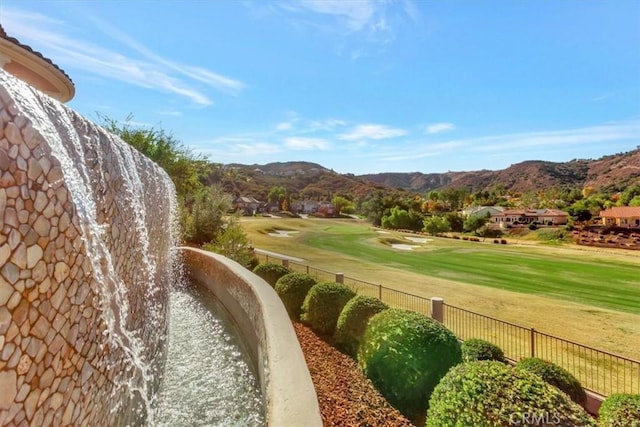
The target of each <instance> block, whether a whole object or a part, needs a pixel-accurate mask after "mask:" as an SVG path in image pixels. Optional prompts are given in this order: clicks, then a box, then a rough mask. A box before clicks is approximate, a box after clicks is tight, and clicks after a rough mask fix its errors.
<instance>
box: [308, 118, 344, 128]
mask: <svg viewBox="0 0 640 427" xmlns="http://www.w3.org/2000/svg"><path fill="white" fill-rule="evenodd" d="M346 125H347V122H346V121H344V120H340V119H325V120H312V121H311V122H310V123H309V130H310V131H332V130H334V129H335V128H337V127H341V126H346Z"/></svg>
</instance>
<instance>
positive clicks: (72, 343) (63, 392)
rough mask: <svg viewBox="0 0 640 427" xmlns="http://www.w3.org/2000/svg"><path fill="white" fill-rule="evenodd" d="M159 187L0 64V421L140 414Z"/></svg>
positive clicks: (156, 337) (159, 308)
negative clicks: (12, 75)
mask: <svg viewBox="0 0 640 427" xmlns="http://www.w3.org/2000/svg"><path fill="white" fill-rule="evenodd" d="M173 194H174V190H173V186H172V184H171V182H170V180H169V179H168V177H167V176H166V174H165V173H164V172H163V171H162V170H161V169H160V168H158V167H157V166H156V165H155V164H153V163H152V162H151V161H149V160H148V159H146V158H144V157H143V156H141V155H139V154H138V153H137V152H136V151H135V150H133V149H131V148H130V147H129V146H128V145H127V144H125V143H124V142H122V141H121V140H119V139H117V138H115V137H114V136H113V135H110V134H108V133H106V132H105V131H103V130H102V129H101V128H98V127H96V126H95V125H93V124H92V123H90V122H88V121H86V120H85V119H84V118H82V117H81V116H79V115H78V114H77V113H75V112H74V111H72V110H70V109H67V108H66V107H64V106H62V105H61V104H59V103H57V102H56V101H54V100H52V99H51V98H49V97H47V96H45V95H42V94H40V93H38V92H37V91H35V90H33V89H31V88H30V87H28V86H26V85H25V84H23V83H22V82H20V81H18V80H15V79H14V78H12V77H11V76H9V75H7V74H6V73H4V72H2V71H1V70H0V425H3V426H5V425H8V426H12V425H34V426H41V425H56V426H58V425H87V426H98V425H121V424H125V423H127V424H128V423H131V424H139V423H140V422H142V419H143V418H144V416H145V405H144V401H145V397H148V395H149V394H150V393H152V391H153V390H152V388H153V386H150V384H151V383H152V382H153V379H154V378H155V377H157V370H158V369H159V366H160V365H161V364H162V363H163V362H164V360H163V357H164V339H165V338H164V337H165V333H164V332H165V330H166V320H165V319H166V316H165V315H166V307H167V288H168V285H169V280H171V273H172V258H171V255H170V251H171V249H172V246H173V244H174V241H173V236H172V234H171V232H170V230H171V229H172V212H171V211H172V206H173ZM123 308H124V310H123ZM125 348H126V351H125ZM131 349H133V350H131ZM141 361H142V362H141ZM141 365H142V366H143V368H142V369H141V368H140V366H141ZM136 388H139V389H140V390H141V391H140V392H137V393H134V392H132V390H134V389H136Z"/></svg>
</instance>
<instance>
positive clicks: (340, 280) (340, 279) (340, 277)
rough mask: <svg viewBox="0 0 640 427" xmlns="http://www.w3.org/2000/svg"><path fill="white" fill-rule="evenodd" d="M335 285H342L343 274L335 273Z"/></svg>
mask: <svg viewBox="0 0 640 427" xmlns="http://www.w3.org/2000/svg"><path fill="white" fill-rule="evenodd" d="M336 283H344V273H336Z"/></svg>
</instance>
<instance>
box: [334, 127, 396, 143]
mask: <svg viewBox="0 0 640 427" xmlns="http://www.w3.org/2000/svg"><path fill="white" fill-rule="evenodd" d="M406 134H407V131H406V130H404V129H399V128H390V127H387V126H384V125H377V124H366V125H359V126H356V127H355V128H353V129H352V130H351V131H350V132H346V133H342V134H339V135H338V139H342V140H345V141H358V140H363V139H364V140H367V139H388V138H396V137H399V136H403V135H406Z"/></svg>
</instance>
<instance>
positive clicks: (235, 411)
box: [153, 285, 266, 427]
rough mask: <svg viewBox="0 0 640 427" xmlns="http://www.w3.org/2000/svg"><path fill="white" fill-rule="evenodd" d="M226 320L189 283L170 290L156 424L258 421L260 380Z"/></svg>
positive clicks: (248, 423)
mask: <svg viewBox="0 0 640 427" xmlns="http://www.w3.org/2000/svg"><path fill="white" fill-rule="evenodd" d="M250 363H251V362H250V359H249V356H248V355H247V354H246V352H245V350H244V349H243V346H242V343H241V341H240V338H239V336H238V335H237V333H236V331H235V330H234V327H233V323H232V320H231V319H230V318H229V317H228V315H227V313H226V312H225V310H224V308H223V307H222V306H221V305H220V303H219V302H218V301H217V300H216V299H215V297H213V296H212V295H210V294H209V293H208V292H207V291H206V290H204V289H200V288H199V287H197V286H195V285H189V286H187V287H185V288H182V289H177V290H173V291H172V292H171V295H170V317H169V339H168V350H167V364H166V367H165V374H164V379H163V382H162V384H161V386H160V389H159V391H158V396H157V397H158V400H157V404H156V405H155V406H156V408H155V413H154V416H153V420H154V424H155V425H157V426H171V427H179V426H185V427H186V426H242V427H252V426H264V425H266V422H265V417H264V407H263V401H262V395H261V391H260V384H259V382H258V380H257V377H256V375H255V374H254V372H253V371H252V369H251V365H250Z"/></svg>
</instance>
